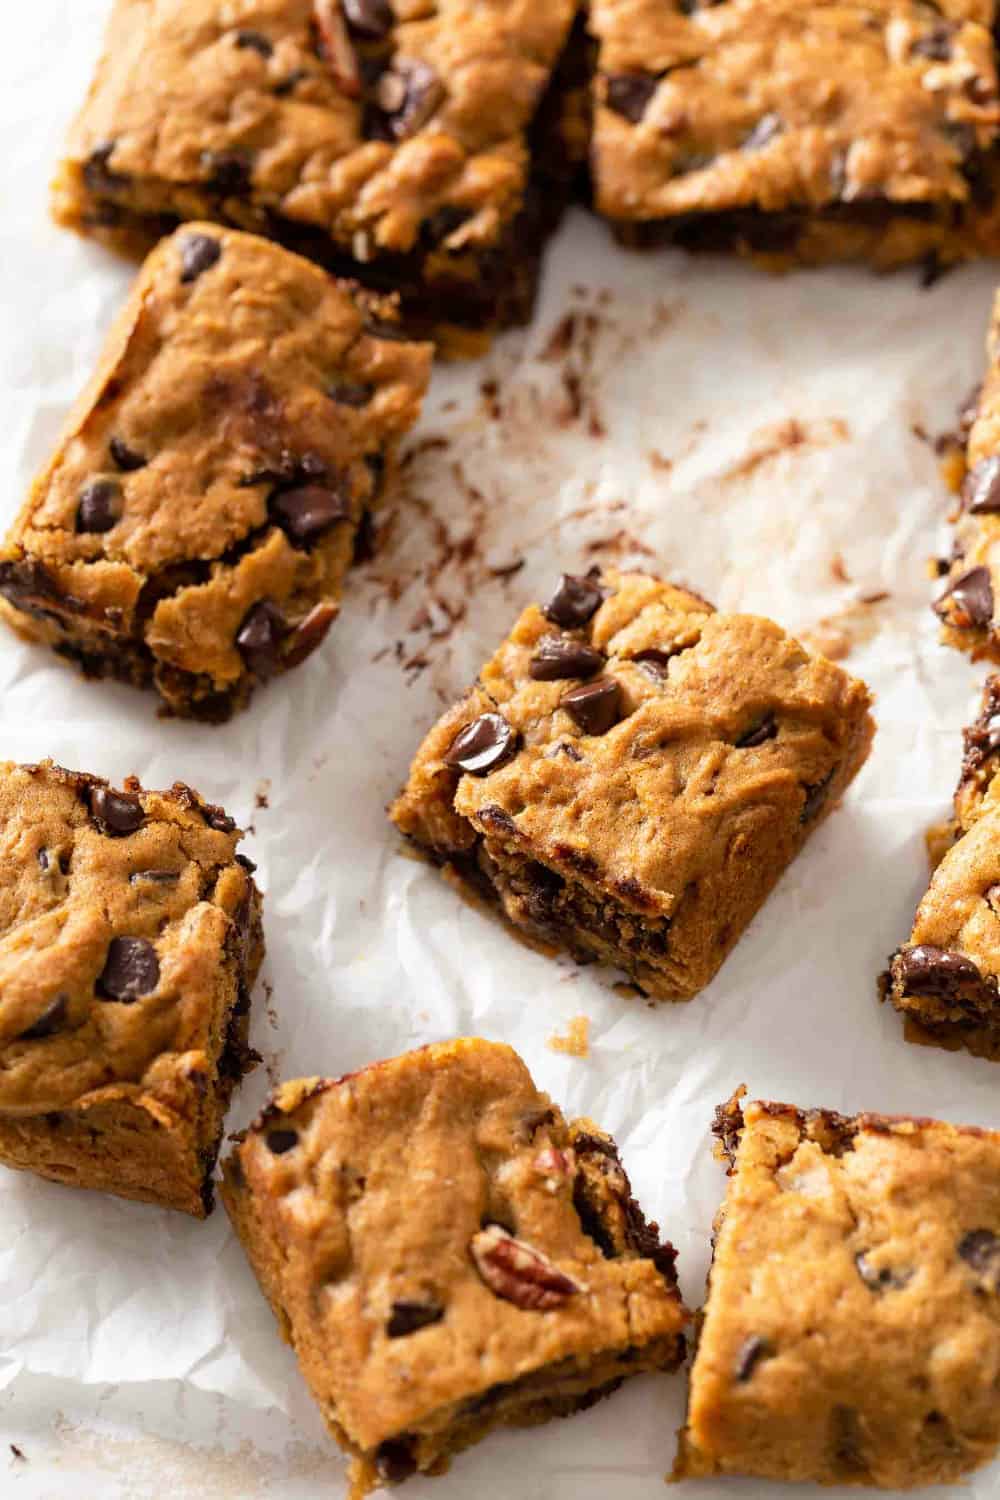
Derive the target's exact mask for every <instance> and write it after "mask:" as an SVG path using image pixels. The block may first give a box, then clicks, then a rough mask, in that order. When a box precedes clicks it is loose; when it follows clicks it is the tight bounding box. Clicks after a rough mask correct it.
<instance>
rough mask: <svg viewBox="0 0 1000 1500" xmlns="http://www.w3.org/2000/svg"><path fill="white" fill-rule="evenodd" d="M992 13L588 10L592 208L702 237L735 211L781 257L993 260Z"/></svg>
mask: <svg viewBox="0 0 1000 1500" xmlns="http://www.w3.org/2000/svg"><path fill="white" fill-rule="evenodd" d="M993 19H994V9H993V6H992V4H991V3H989V0H971V3H965V0H950V3H945V4H944V5H943V6H941V7H938V6H935V7H933V9H931V8H927V7H924V6H922V5H920V4H917V3H908V4H902V5H900V4H898V3H895V0H893V3H889V0H870V3H868V0H865V3H861V4H844V3H825V4H824V3H821V4H811V5H808V6H803V5H801V4H800V3H798V0H724V3H723V4H719V5H712V6H690V7H689V6H687V5H685V6H680V5H675V4H673V3H670V0H595V3H594V4H593V5H592V6H591V12H590V25H591V28H592V30H593V32H594V34H595V35H596V37H597V39H598V73H597V76H596V79H595V84H594V90H595V98H594V113H595V124H594V143H593V176H594V183H595V196H596V201H597V206H598V208H599V210H600V211H601V212H602V213H604V214H606V215H608V216H609V217H610V218H612V219H614V220H617V221H619V222H621V223H625V224H633V225H638V224H643V223H647V224H652V223H655V224H657V225H661V226H664V227H665V228H668V227H669V226H670V225H671V224H673V225H675V226H678V228H680V229H681V231H682V232H683V225H684V223H685V221H689V220H692V219H702V218H705V217H707V219H708V220H709V227H708V229H707V231H706V232H707V234H708V235H709V236H711V234H712V229H711V219H712V217H713V216H716V217H717V216H725V215H732V216H734V217H733V218H732V219H731V220H730V223H731V224H732V225H733V226H734V227H733V229H732V235H733V237H734V239H735V242H736V247H737V248H744V249H746V250H749V251H750V252H751V253H753V252H756V253H758V254H761V255H763V256H764V257H766V258H767V257H769V258H771V259H772V260H773V261H775V263H781V262H784V263H794V262H796V261H798V262H806V263H810V262H815V261H817V260H823V259H845V258H855V257H857V256H862V257H865V258H870V259H873V260H874V261H875V263H876V264H879V265H891V264H896V263H899V262H900V261H902V260H908V259H913V258H916V257H917V256H919V255H924V254H927V253H928V252H932V251H935V252H937V253H938V254H939V255H940V257H941V258H942V259H944V260H949V259H955V258H958V257H959V256H961V255H963V254H970V253H976V250H977V246H976V239H977V237H978V238H979V240H980V241H981V243H979V245H978V253H983V251H984V250H985V251H988V250H989V249H990V248H991V246H992V247H993V248H994V249H995V246H996V244H997V243H998V233H1000V224H998V223H997V214H996V212H995V211H994V210H993V206H992V202H990V203H988V204H987V203H986V199H985V192H984V191H983V189H982V181H981V180H982V178H983V173H984V160H985V157H986V155H987V154H988V153H989V152H990V151H991V149H992V148H993V146H994V144H995V142H996V136H997V125H998V123H1000V109H998V97H997V76H996V61H995V54H994V46H993V38H992V33H991V26H992V23H993ZM877 205H884V209H883V210H880V211H879V212H878V214H877V215H875V216H873V213H872V210H873V207H876V206H877ZM789 212H791V213H793V214H795V215H797V216H798V218H797V219H794V220H793V219H790V218H788V217H787V215H788V213H789ZM741 215H743V217H742V219H741V217H740V216H741ZM747 215H750V216H751V217H747ZM753 216H757V217H756V218H755V217H753ZM783 216H784V217H783ZM769 219H770V220H771V223H770V226H769V225H768V220H769ZM760 221H762V222H760ZM721 222H722V221H721V220H720V223H721ZM741 225H742V229H741V227H740V226H741ZM755 234H756V235H757V242H756V243H754V236H755Z"/></svg>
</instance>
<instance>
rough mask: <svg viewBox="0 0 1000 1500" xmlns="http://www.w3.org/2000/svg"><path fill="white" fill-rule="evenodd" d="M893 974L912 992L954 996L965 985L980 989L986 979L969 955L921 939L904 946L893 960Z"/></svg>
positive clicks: (949, 997) (950, 997) (912, 993)
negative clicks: (938, 946) (932, 945)
mask: <svg viewBox="0 0 1000 1500" xmlns="http://www.w3.org/2000/svg"><path fill="white" fill-rule="evenodd" d="M892 972H893V976H894V977H895V978H896V979H897V980H899V981H900V982H901V983H902V985H903V987H904V989H906V990H907V991H908V992H909V993H910V994H911V995H932V996H936V997H938V998H943V999H946V1000H947V999H952V998H954V996H955V995H956V993H957V992H958V991H959V990H960V989H961V988H962V987H964V986H971V987H972V988H973V989H974V990H980V989H982V988H983V987H984V985H985V984H986V983H987V981H986V980H985V979H984V977H983V975H982V974H981V973H980V972H979V970H978V968H977V967H976V965H975V964H974V963H973V962H972V960H971V959H970V958H966V957H965V956H964V954H961V953H951V952H949V951H948V950H947V949H945V948H932V947H930V946H929V945H928V944H926V943H918V944H917V946H916V947H914V948H902V949H901V950H900V951H899V953H897V954H896V957H895V958H894V959H893V963H892Z"/></svg>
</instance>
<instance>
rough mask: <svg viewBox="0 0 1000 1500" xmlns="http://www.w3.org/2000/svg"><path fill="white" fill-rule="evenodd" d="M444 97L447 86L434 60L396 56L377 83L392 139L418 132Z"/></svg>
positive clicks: (379, 100) (382, 110)
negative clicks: (435, 67) (434, 65)
mask: <svg viewBox="0 0 1000 1500" xmlns="http://www.w3.org/2000/svg"><path fill="white" fill-rule="evenodd" d="M443 99H444V87H443V86H442V83H441V80H440V79H439V78H438V76H437V74H436V73H435V71H434V69H433V68H432V67H431V65H430V63H427V62H423V61H422V60H421V59H420V58H416V57H414V58H410V57H396V58H395V59H394V60H393V63H392V66H391V67H390V68H387V69H386V71H385V72H384V73H383V74H382V76H381V77H380V78H379V80H378V83H377V84H376V85H375V100H376V103H377V105H378V108H379V110H380V111H381V116H382V122H381V123H382V125H383V128H384V130H385V132H386V134H387V136H388V138H389V139H390V140H395V141H404V140H406V139H407V138H408V137H409V136H412V135H416V133H417V131H418V130H420V129H421V128H422V127H423V126H424V125H426V124H427V121H428V120H429V119H430V118H431V116H432V115H433V114H434V111H435V110H436V109H437V108H438V105H439V104H440V103H441V101H442V100H443Z"/></svg>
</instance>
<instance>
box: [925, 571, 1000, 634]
mask: <svg viewBox="0 0 1000 1500" xmlns="http://www.w3.org/2000/svg"><path fill="white" fill-rule="evenodd" d="M949 605H951V606H953V609H954V611H955V612H956V613H957V614H958V616H959V618H954V619H952V621H951V623H952V624H953V625H955V626H956V627H957V628H958V629H960V630H967V629H969V628H970V627H972V626H977V625H978V626H986V625H989V623H990V621H991V620H992V619H993V585H992V584H991V583H990V574H989V569H988V568H982V567H980V568H970V570H969V572H968V573H963V574H962V576H961V578H958V579H956V581H955V582H954V583H953V584H952V586H951V588H950V589H949V590H948V592H947V593H946V594H942V595H941V597H940V599H938V601H937V603H936V604H935V606H934V608H935V609H936V610H937V612H938V614H939V615H945V614H947V613H948V612H949V611H948V606H949Z"/></svg>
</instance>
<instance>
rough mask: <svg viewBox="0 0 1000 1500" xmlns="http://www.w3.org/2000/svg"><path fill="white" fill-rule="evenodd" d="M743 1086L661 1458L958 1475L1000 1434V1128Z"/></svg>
mask: <svg viewBox="0 0 1000 1500" xmlns="http://www.w3.org/2000/svg"><path fill="white" fill-rule="evenodd" d="M744 1092H745V1091H744V1090H740V1091H739V1094H738V1095H737V1096H735V1097H734V1098H733V1099H732V1100H731V1101H730V1102H729V1104H728V1105H724V1106H723V1107H722V1108H721V1109H720V1110H719V1111H718V1117H717V1123H716V1131H717V1134H718V1135H719V1136H720V1138H721V1142H722V1148H723V1151H724V1153H725V1154H726V1155H727V1156H728V1159H729V1163H730V1167H729V1171H730V1178H729V1188H728V1192H727V1194H726V1199H725V1202H724V1204H723V1205H722V1208H721V1209H720V1211H719V1215H718V1218H717V1220H716V1238H715V1254H714V1258H713V1261H712V1267H711V1271H710V1273H709V1280H708V1289H707V1301H706V1305H705V1308H704V1311H703V1314H702V1327H701V1333H700V1337H699V1341H698V1350H697V1354H696V1356H695V1361H694V1367H693V1369H692V1373H691V1384H690V1391H689V1399H688V1412H687V1422H686V1425H685V1427H684V1428H683V1430H682V1433H681V1443H680V1451H679V1455H678V1459H677V1464H676V1467H675V1470H674V1477H675V1478H677V1479H686V1478H697V1477H706V1476H709V1475H718V1474H745V1475H752V1476H755V1477H757V1478H760V1479H768V1480H776V1479H783V1480H794V1481H799V1482H804V1481H809V1480H811V1481H815V1482H818V1483H820V1484H842V1485H877V1486H879V1487H881V1488H885V1489H893V1490H899V1489H910V1488H913V1487H915V1486H918V1485H925V1484H944V1483H952V1482H955V1481H957V1480H959V1479H960V1478H961V1477H962V1476H963V1475H965V1474H968V1473H969V1472H970V1471H971V1470H973V1469H976V1468H978V1467H979V1466H980V1465H981V1464H984V1463H986V1462H988V1461H989V1460H990V1459H991V1458H992V1457H993V1456H994V1454H995V1453H996V1449H997V1445H998V1442H1000V1407H998V1405H997V1399H996V1389H997V1378H998V1371H1000V1318H998V1307H1000V1302H998V1297H1000V1134H998V1133H996V1132H994V1131H988V1130H979V1129H976V1128H974V1127H971V1126H970V1127H966V1128H963V1127H960V1126H956V1125H948V1124H944V1123H942V1122H941V1121H937V1120H926V1119H918V1118H909V1117H907V1116H902V1115H897V1116H885V1115H877V1114H860V1115H856V1116H853V1117H850V1118H846V1117H844V1116H842V1115H838V1114H834V1113H832V1112H830V1111H827V1110H821V1109H809V1110H801V1109H796V1108H793V1107H792V1106H791V1105H786V1104H768V1103H761V1102H757V1103H752V1104H746V1105H744V1104H742V1102H741V1098H740V1095H742V1094H743V1093H744Z"/></svg>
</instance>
